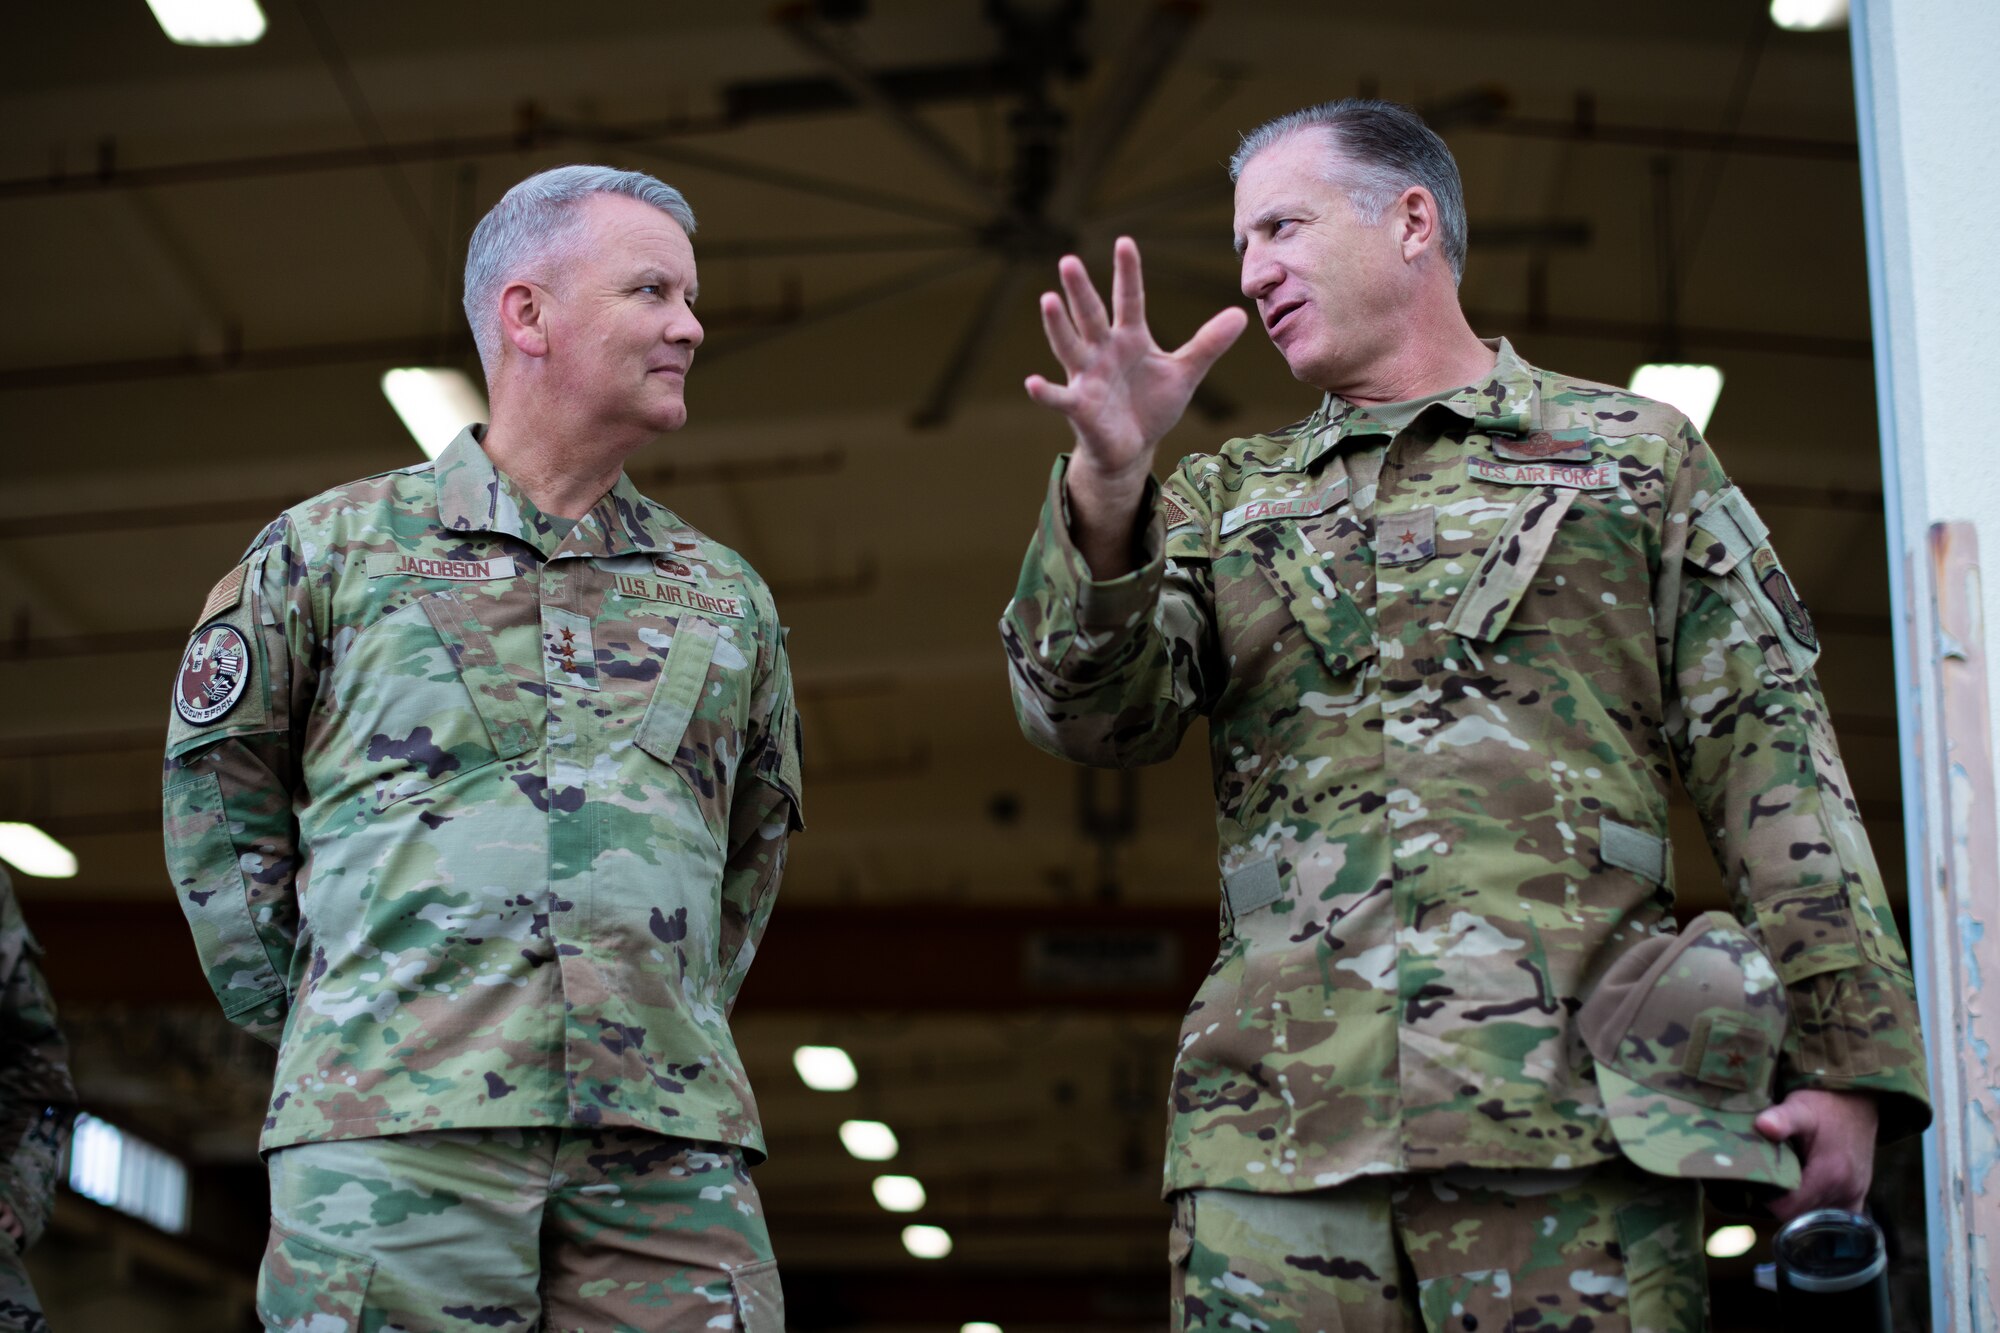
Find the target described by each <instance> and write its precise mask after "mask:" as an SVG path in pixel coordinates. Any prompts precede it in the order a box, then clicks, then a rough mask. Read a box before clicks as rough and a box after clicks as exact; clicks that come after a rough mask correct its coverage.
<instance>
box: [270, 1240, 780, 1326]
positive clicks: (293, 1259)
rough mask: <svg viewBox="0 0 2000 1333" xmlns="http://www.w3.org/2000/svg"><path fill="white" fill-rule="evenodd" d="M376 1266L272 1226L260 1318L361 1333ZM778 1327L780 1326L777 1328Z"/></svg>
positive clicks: (287, 1324)
mask: <svg viewBox="0 0 2000 1333" xmlns="http://www.w3.org/2000/svg"><path fill="white" fill-rule="evenodd" d="M374 1276H375V1265H374V1263H373V1261H371V1260H368V1259H363V1258H361V1257H360V1256H358V1255H352V1254H347V1253H345V1252H343V1251H341V1250H335V1249H331V1248H329V1247H327V1246H325V1245H322V1244H320V1243H319V1242H318V1241H312V1240H307V1239H306V1238H305V1237H303V1236H300V1235H297V1234H295V1233H293V1232H291V1231H288V1230H286V1229H285V1228H283V1227H281V1226H279V1225H278V1224H277V1223H276V1222H273V1223H272V1224H271V1236H270V1239H269V1240H268V1241H267V1242H266V1243H265V1246H264V1264H263V1267H261V1268H260V1269H258V1271H257V1317H258V1318H260V1319H262V1320H263V1321H264V1325H265V1327H267V1328H283V1329H310V1330H312V1333H361V1321H362V1317H363V1315H364V1314H365V1313H366V1311H367V1306H368V1284H369V1282H370V1280H372V1279H373V1278H374ZM773 1327H774V1328H775V1327H776V1325H773Z"/></svg>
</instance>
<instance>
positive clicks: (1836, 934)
mask: <svg viewBox="0 0 2000 1333" xmlns="http://www.w3.org/2000/svg"><path fill="white" fill-rule="evenodd" d="M1756 911H1757V928H1758V931H1759V933H1760V934H1762V935H1763V937H1764V952H1766V953H1767V954H1769V955H1770V956H1771V961H1772V962H1773V963H1775V964H1776V965H1777V968H1778V976H1779V977H1780V978H1781V979H1782V980H1783V981H1784V983H1785V984H1786V985H1787V986H1794V985H1797V984H1798V983H1799V982H1801V981H1804V980H1805V979H1806V978H1808V977H1814V976H1818V975H1819V974H1820V973H1822V972H1839V971H1844V970H1845V969H1847V968H1851V967H1859V966H1860V965H1861V943H1860V940H1859V938H1858V937H1857V935H1856V932H1855V929H1854V917H1853V914H1852V912H1851V911H1850V909H1849V908H1848V904H1847V895H1846V892H1845V891H1844V890H1842V889H1840V888H1838V887H1836V886H1829V885H1825V884H1819V885H1814V886H1812V887H1810V888H1803V889H1787V890H1784V891H1782V892H1779V893H1773V894H1770V895H1769V896H1767V897H1764V898H1760V899H1758V900H1757V902H1756Z"/></svg>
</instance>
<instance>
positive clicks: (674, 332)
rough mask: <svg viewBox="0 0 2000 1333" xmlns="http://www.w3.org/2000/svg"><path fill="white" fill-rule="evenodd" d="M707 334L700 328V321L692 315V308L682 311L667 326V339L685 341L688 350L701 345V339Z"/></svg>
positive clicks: (676, 341)
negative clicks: (679, 315)
mask: <svg viewBox="0 0 2000 1333" xmlns="http://www.w3.org/2000/svg"><path fill="white" fill-rule="evenodd" d="M707 336H708V335H707V334H706V333H705V332H703V330H702V327H701V321H700V320H698V319H696V318H695V317H694V311H692V310H685V311H682V312H681V317H680V318H679V319H677V320H675V321H674V322H673V323H672V324H670V325H668V326H667V341H668V342H670V343H686V344H687V345H688V349H689V350H690V351H692V350H693V349H694V348H697V347H699V346H701V340H702V339H703V338H705V337H707Z"/></svg>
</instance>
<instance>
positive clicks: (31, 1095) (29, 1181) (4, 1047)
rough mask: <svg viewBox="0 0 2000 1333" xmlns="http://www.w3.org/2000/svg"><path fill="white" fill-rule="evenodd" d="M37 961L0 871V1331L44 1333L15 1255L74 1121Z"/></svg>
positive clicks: (45, 1207)
mask: <svg viewBox="0 0 2000 1333" xmlns="http://www.w3.org/2000/svg"><path fill="white" fill-rule="evenodd" d="M41 956H42V946H41V945H40V944H37V943H36V942H35V937H34V935H32V934H31V933H29V930H28V923H27V922H26V921H25V920H24V919H22V916H21V905H20V904H19V903H18V902H16V901H15V899H14V886H13V884H12V883H10V882H9V880H8V878H7V872H6V870H5V869H4V868H0V1154H4V1160H0V1233H4V1234H3V1235H0V1333H48V1327H49V1322H48V1320H47V1319H45V1318H43V1317H42V1303H41V1301H40V1300H39V1299H37V1297H36V1296H35V1288H34V1284H33V1283H31V1282H30V1281H29V1280H28V1271H27V1269H25V1268H23V1267H22V1265H21V1256H22V1254H23V1253H25V1252H26V1251H27V1249H28V1247H29V1246H31V1245H33V1244H34V1243H35V1242H36V1241H38V1240H40V1239H41V1237H42V1233H43V1232H44V1231H46V1230H47V1229H48V1225H49V1214H50V1212H51V1211H52V1210H53V1209H54V1207H55V1201H56V1185H57V1183H58V1182H59V1181H60V1180H61V1178H62V1168H63V1154H64V1151H65V1149H67V1147H68V1146H69V1134H70V1122H71V1121H72V1120H73V1119H75V1117H76V1086H75V1085H74V1084H73V1083H71V1082H70V1077H69V1043H68V1042H66V1041H64V1040H63V1034H62V1029H61V1028H59V1027H57V1026H56V1003H55V999H54V997H53V996H51V995H50V994H49V985H48V982H47V981H45V980H43V978H42V970H41V968H40V967H38V966H37V965H36V960H37V959H39V958H40V957H41Z"/></svg>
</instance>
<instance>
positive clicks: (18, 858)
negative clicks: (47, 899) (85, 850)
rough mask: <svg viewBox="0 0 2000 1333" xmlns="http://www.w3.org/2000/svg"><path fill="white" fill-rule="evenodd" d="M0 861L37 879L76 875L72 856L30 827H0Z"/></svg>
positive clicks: (58, 844) (22, 825)
mask: <svg viewBox="0 0 2000 1333" xmlns="http://www.w3.org/2000/svg"><path fill="white" fill-rule="evenodd" d="M0 861H5V862H7V863H8V864H9V865H11V866H13V867H14V869H16V870H18V871H20V872H21V873H22V874H24V875H34V876H35V877H36V878H38V879H70V878H73V877H74V876H75V874H76V853H75V852H72V851H71V850H70V849H69V848H67V847H65V846H63V845H62V844H61V843H59V842H57V841H56V840H55V839H54V838H51V837H50V836H49V835H48V834H46V833H44V832H42V831H41V830H40V829H38V828H36V827H35V826H34V825H33V824H0Z"/></svg>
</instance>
